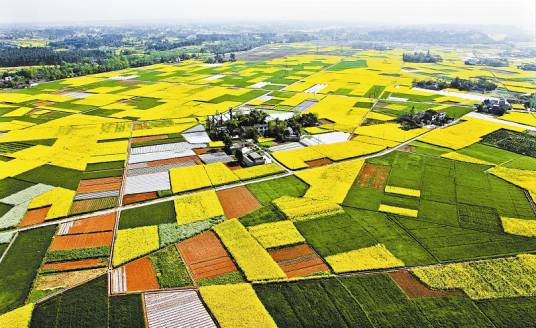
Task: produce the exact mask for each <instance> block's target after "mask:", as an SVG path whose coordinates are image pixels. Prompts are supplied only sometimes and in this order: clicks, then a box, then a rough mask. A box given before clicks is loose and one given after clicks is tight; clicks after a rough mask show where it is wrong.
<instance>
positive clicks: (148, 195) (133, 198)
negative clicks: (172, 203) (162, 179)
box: [123, 191, 158, 205]
mask: <svg viewBox="0 0 536 328" xmlns="http://www.w3.org/2000/svg"><path fill="white" fill-rule="evenodd" d="M157 197H158V194H157V193H156V192H154V191H152V192H145V193H142V194H133V195H125V196H124V197H123V205H127V204H132V203H137V202H142V201H144V200H149V199H155V198H157Z"/></svg>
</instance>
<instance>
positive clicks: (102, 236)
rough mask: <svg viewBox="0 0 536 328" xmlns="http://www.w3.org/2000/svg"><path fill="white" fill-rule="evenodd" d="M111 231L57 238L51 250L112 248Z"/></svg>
mask: <svg viewBox="0 0 536 328" xmlns="http://www.w3.org/2000/svg"><path fill="white" fill-rule="evenodd" d="M112 235H113V233H112V232H111V231H109V232H96V233H86V234H81V235H65V236H56V237H54V240H53V241H52V244H51V245H50V248H49V249H50V250H52V251H56V250H62V249H80V248H92V247H100V246H110V245H111V244H112Z"/></svg>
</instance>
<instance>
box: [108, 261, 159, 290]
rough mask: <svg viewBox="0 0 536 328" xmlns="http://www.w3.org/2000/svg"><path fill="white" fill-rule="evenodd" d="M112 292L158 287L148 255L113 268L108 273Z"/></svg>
mask: <svg viewBox="0 0 536 328" xmlns="http://www.w3.org/2000/svg"><path fill="white" fill-rule="evenodd" d="M110 287H111V292H112V293H113V294H123V293H126V292H139V291H148V290H155V289H158V288H160V285H159V284H158V280H157V279H156V273H155V271H154V269H153V266H152V264H151V261H150V260H149V258H148V257H142V258H140V259H137V260H134V261H132V262H129V263H127V264H126V265H124V266H122V267H119V268H117V269H114V270H113V271H112V272H111V274H110Z"/></svg>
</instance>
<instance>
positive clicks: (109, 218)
mask: <svg viewBox="0 0 536 328" xmlns="http://www.w3.org/2000/svg"><path fill="white" fill-rule="evenodd" d="M114 225H115V213H111V214H106V215H99V216H95V217H92V218H89V219H83V220H77V221H73V223H72V225H71V227H70V228H69V231H68V232H67V234H80V233H91V232H101V231H112V230H113V229H114Z"/></svg>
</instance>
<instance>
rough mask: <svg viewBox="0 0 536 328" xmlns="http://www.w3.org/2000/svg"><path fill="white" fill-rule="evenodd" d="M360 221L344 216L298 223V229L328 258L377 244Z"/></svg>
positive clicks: (310, 243)
mask: <svg viewBox="0 0 536 328" xmlns="http://www.w3.org/2000/svg"><path fill="white" fill-rule="evenodd" d="M358 220H359V219H358V218H352V217H349V216H348V215H346V214H344V215H338V216H332V217H327V218H323V219H317V220H309V221H302V222H296V227H297V228H298V230H299V231H300V233H301V234H302V236H303V237H305V240H306V242H307V243H308V244H309V245H311V246H312V247H313V248H314V249H315V250H316V251H317V252H318V253H319V254H320V255H321V256H324V257H326V256H329V255H334V254H337V253H343V252H348V251H351V250H354V249H359V248H363V247H369V246H372V245H374V244H376V240H375V239H374V237H372V236H371V235H370V234H369V233H368V232H367V231H366V230H365V229H363V227H362V226H361V225H360V224H359V222H358Z"/></svg>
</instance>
